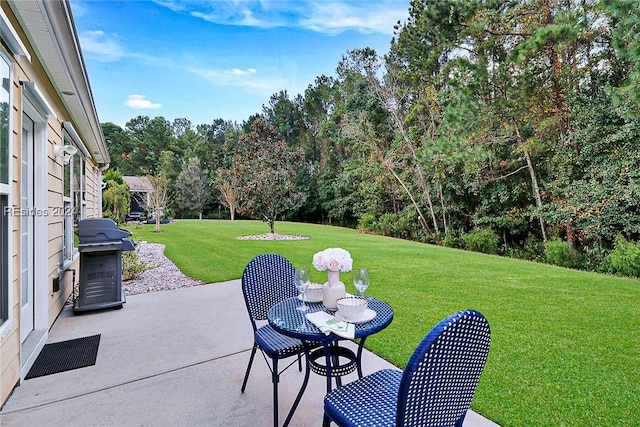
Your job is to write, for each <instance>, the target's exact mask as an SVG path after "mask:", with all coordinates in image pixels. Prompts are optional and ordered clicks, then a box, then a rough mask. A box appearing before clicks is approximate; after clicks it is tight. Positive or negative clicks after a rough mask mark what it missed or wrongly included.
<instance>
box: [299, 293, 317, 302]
mask: <svg viewBox="0 0 640 427" xmlns="http://www.w3.org/2000/svg"><path fill="white" fill-rule="evenodd" d="M298 299H299V300H300V301H302V294H299V295H298ZM304 302H322V297H320V299H309V296H308V295H305V296H304Z"/></svg>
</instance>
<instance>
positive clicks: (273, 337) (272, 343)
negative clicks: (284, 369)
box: [255, 325, 304, 359]
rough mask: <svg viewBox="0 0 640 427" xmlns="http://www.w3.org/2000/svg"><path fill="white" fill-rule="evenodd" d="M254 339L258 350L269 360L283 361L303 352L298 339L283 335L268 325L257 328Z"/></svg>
mask: <svg viewBox="0 0 640 427" xmlns="http://www.w3.org/2000/svg"><path fill="white" fill-rule="evenodd" d="M255 338H256V342H257V343H258V345H259V346H260V348H261V349H262V350H263V351H264V352H265V354H267V356H269V357H271V358H275V359H285V358H287V357H289V356H293V355H296V354H299V353H301V352H302V351H304V349H303V347H302V342H301V341H300V340H299V339H296V338H291V337H288V336H286V335H283V334H281V333H280V332H278V331H276V330H275V329H273V328H272V327H271V326H270V325H265V326H262V327H261V328H258V330H257V331H256V334H255Z"/></svg>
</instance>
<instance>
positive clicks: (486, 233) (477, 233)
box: [462, 228, 500, 254]
mask: <svg viewBox="0 0 640 427" xmlns="http://www.w3.org/2000/svg"><path fill="white" fill-rule="evenodd" d="M462 241H463V242H464V244H465V246H466V248H467V249H469V250H470V251H473V252H482V253H485V254H497V253H498V250H499V247H500V238H499V237H498V235H497V234H496V233H494V232H493V230H490V229H488V228H480V229H476V230H474V231H472V232H470V233H467V234H463V235H462Z"/></svg>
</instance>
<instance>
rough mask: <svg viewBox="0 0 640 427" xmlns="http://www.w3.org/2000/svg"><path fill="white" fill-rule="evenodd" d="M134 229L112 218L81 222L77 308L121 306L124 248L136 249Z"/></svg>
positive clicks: (79, 227)
mask: <svg viewBox="0 0 640 427" xmlns="http://www.w3.org/2000/svg"><path fill="white" fill-rule="evenodd" d="M129 237H131V233H130V232H129V231H127V230H123V229H121V228H118V226H117V225H116V223H115V222H114V221H113V220H111V219H109V218H90V219H83V220H81V221H80V222H79V223H78V238H79V239H80V243H79V245H78V250H79V251H80V282H79V283H78V298H76V299H75V303H74V306H73V309H74V311H86V310H97V309H102V308H108V307H118V308H121V307H122V304H124V303H125V295H124V290H123V289H122V251H132V250H134V249H135V242H134V241H133V240H131V239H129Z"/></svg>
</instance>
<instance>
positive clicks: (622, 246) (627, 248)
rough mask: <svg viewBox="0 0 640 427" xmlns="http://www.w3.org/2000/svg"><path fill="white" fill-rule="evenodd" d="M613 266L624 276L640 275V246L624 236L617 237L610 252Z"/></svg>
mask: <svg viewBox="0 0 640 427" xmlns="http://www.w3.org/2000/svg"><path fill="white" fill-rule="evenodd" d="M609 261H610V262H611V267H613V269H614V270H615V271H616V272H617V273H618V274H621V275H623V276H631V277H640V247H638V245H637V244H635V243H632V242H628V241H627V239H625V238H624V237H623V236H621V235H619V236H618V237H616V240H615V245H614V249H613V252H611V253H610V254H609Z"/></svg>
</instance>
